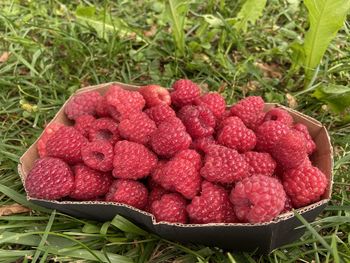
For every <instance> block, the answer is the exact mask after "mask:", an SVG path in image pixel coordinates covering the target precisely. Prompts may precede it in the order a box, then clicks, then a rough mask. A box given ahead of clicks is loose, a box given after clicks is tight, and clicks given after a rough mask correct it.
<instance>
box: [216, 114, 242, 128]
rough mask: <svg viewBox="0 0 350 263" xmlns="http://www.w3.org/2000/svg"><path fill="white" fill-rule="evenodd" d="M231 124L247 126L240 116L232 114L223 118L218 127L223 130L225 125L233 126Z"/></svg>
mask: <svg viewBox="0 0 350 263" xmlns="http://www.w3.org/2000/svg"><path fill="white" fill-rule="evenodd" d="M231 125H232V126H243V127H245V128H246V126H245V125H244V123H243V121H242V120H241V119H240V118H238V117H236V116H230V117H227V118H224V119H222V120H221V121H220V122H219V124H218V126H217V129H218V130H221V129H222V128H224V127H225V126H231Z"/></svg>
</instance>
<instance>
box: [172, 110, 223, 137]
mask: <svg viewBox="0 0 350 263" xmlns="http://www.w3.org/2000/svg"><path fill="white" fill-rule="evenodd" d="M178 116H179V118H180V119H181V120H182V122H183V124H184V125H185V127H186V130H187V132H188V133H189V134H190V135H191V136H192V138H200V137H206V136H209V135H212V134H213V133H214V128H215V124H216V121H215V116H214V114H213V113H212V112H211V110H209V109H208V108H207V107H204V106H193V105H187V106H185V107H182V108H181V110H180V111H179V112H178Z"/></svg>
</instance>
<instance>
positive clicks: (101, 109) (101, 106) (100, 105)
mask: <svg viewBox="0 0 350 263" xmlns="http://www.w3.org/2000/svg"><path fill="white" fill-rule="evenodd" d="M96 114H97V116H98V117H100V118H103V117H110V116H109V111H108V104H107V100H106V96H102V97H101V99H100V100H99V101H98V102H97V104H96Z"/></svg>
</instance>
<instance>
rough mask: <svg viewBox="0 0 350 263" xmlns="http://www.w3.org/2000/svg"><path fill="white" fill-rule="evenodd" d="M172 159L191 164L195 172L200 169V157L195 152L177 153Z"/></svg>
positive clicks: (184, 151) (183, 151)
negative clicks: (186, 161) (182, 160)
mask: <svg viewBox="0 0 350 263" xmlns="http://www.w3.org/2000/svg"><path fill="white" fill-rule="evenodd" d="M174 158H180V159H184V160H188V161H190V162H192V163H193V164H194V166H195V167H196V169H197V170H199V169H201V167H202V157H201V155H200V154H199V153H198V152H196V151H195V150H190V149H187V150H182V151H179V152H178V153H177V154H175V156H174Z"/></svg>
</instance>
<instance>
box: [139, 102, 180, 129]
mask: <svg viewBox="0 0 350 263" xmlns="http://www.w3.org/2000/svg"><path fill="white" fill-rule="evenodd" d="M145 113H146V114H147V115H148V117H150V119H151V120H153V121H154V122H155V123H156V124H157V126H158V125H159V124H160V123H161V122H163V121H165V120H167V119H168V118H172V117H176V113H175V111H174V110H173V109H172V108H171V107H170V106H168V105H166V104H161V105H158V106H154V107H151V108H149V109H147V110H145Z"/></svg>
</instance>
